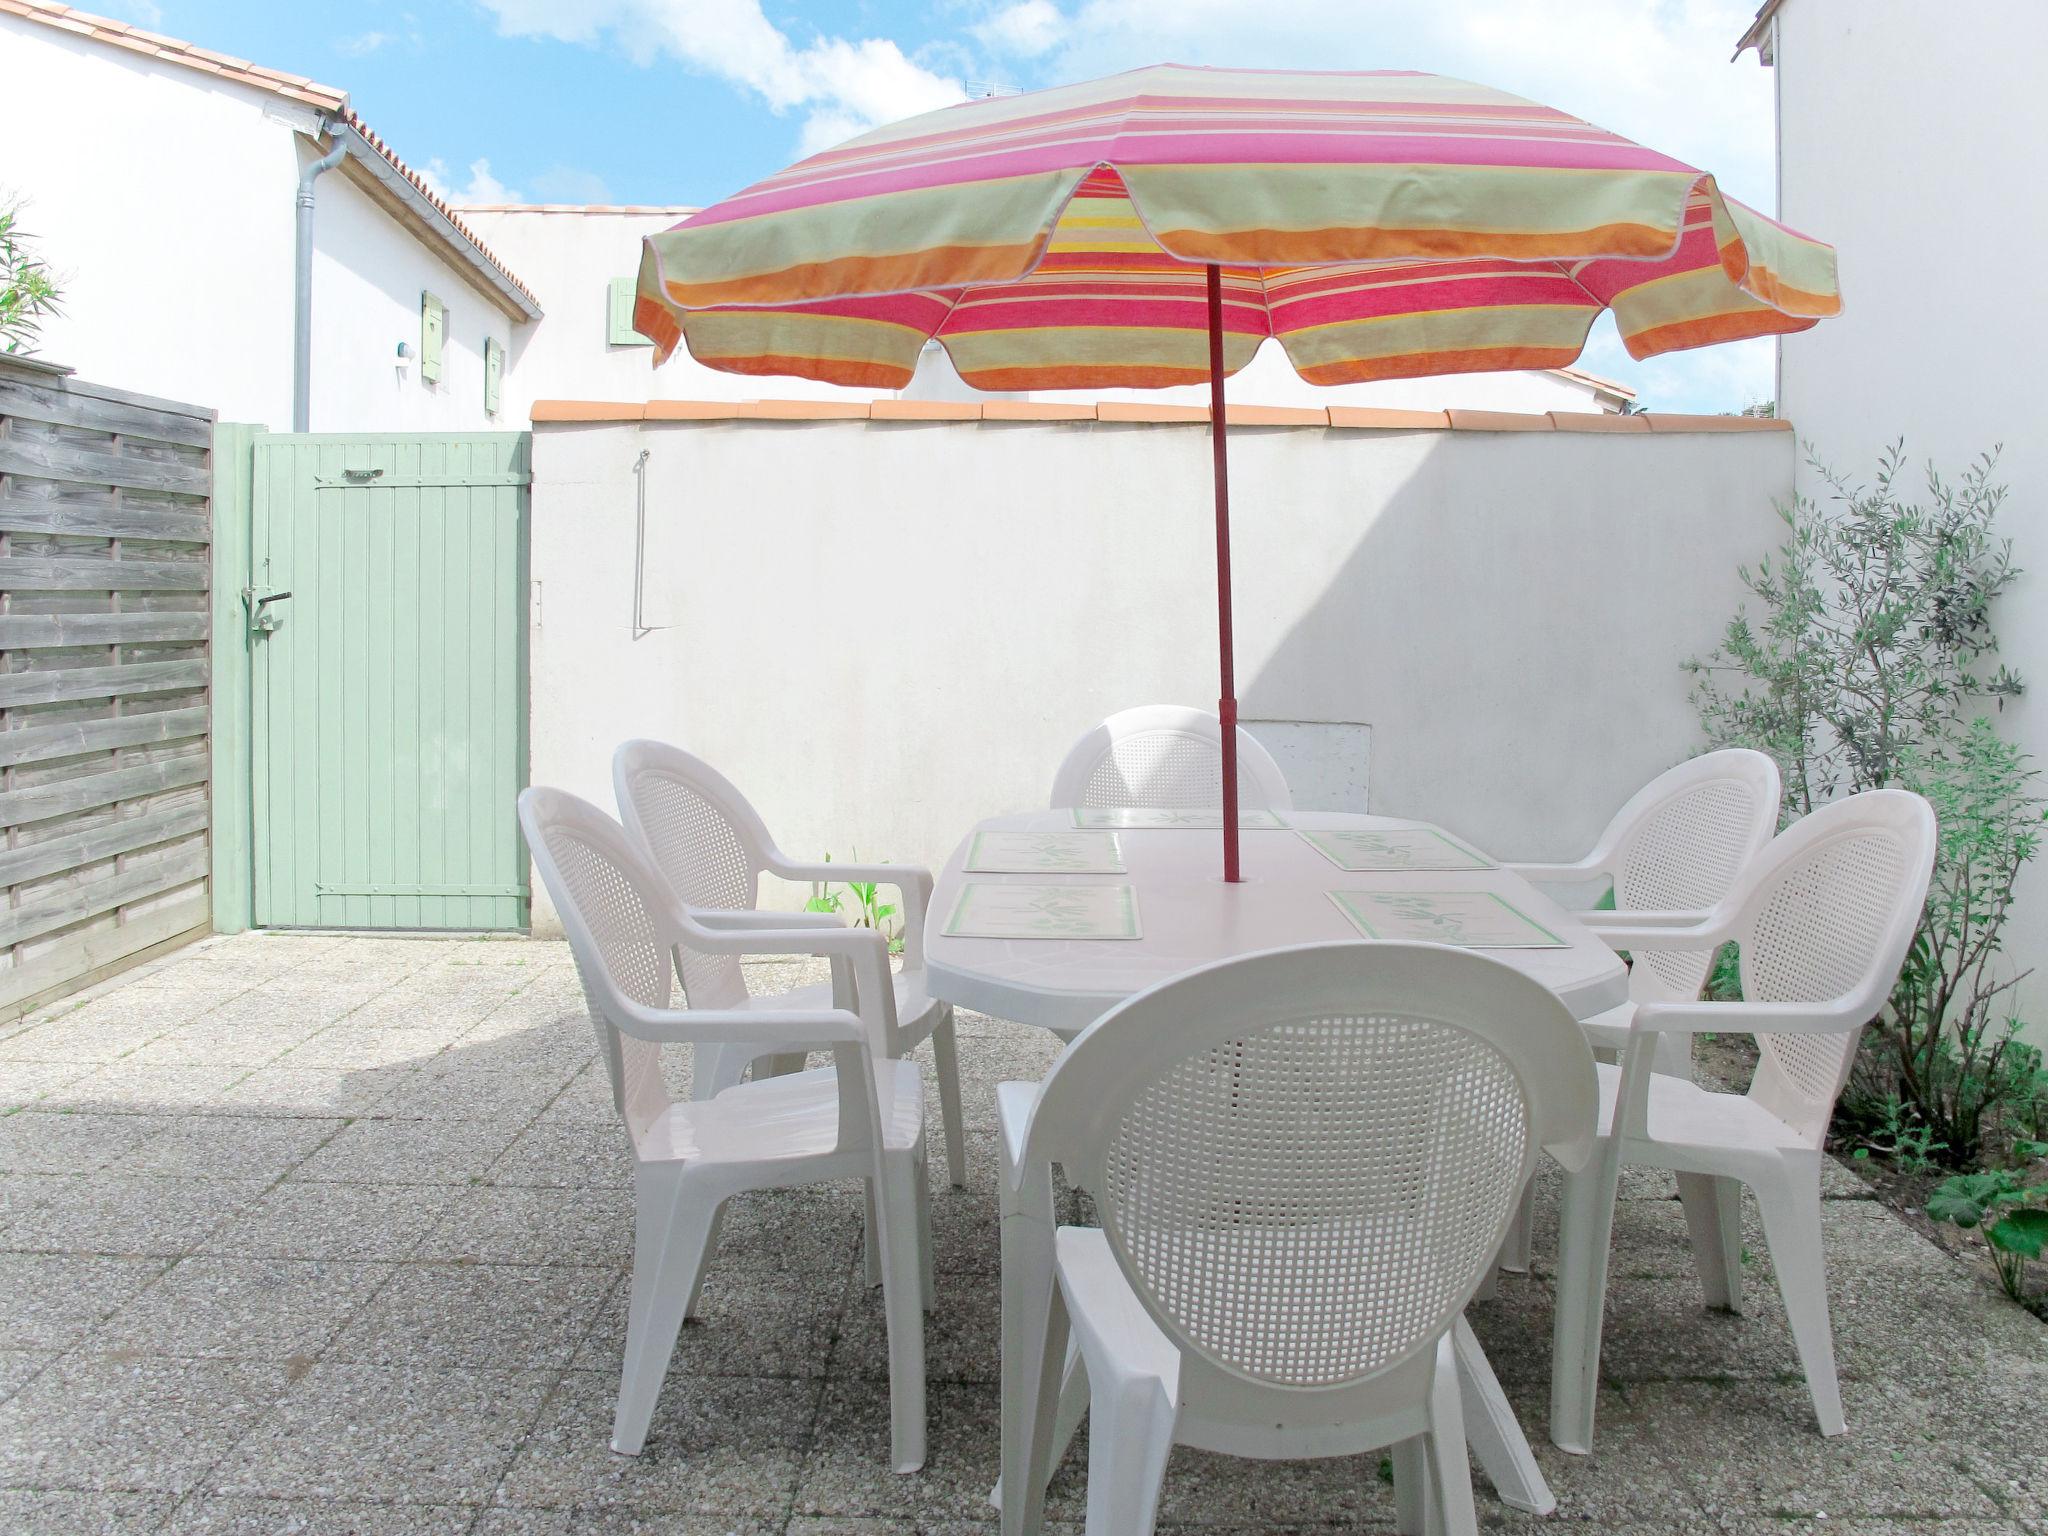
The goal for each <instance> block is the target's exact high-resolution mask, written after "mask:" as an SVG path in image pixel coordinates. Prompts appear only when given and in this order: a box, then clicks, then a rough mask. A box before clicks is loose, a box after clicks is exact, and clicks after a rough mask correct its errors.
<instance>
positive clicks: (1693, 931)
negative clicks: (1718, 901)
mask: <svg viewBox="0 0 2048 1536" xmlns="http://www.w3.org/2000/svg"><path fill="white" fill-rule="evenodd" d="M1574 915H1575V916H1577V917H1578V919H1579V922H1580V923H1581V924H1583V925H1584V926H1585V928H1586V929H1587V930H1588V931H1589V932H1590V933H1592V935H1593V936H1594V937H1595V938H1597V939H1598V940H1599V941H1600V942H1601V943H1603V944H1605V945H1606V946H1607V947H1608V948H1609V949H1629V950H1635V949H1651V950H1660V951H1672V950H1677V951H1681V952H1696V951H1699V950H1710V949H1719V948H1720V947H1721V946H1722V945H1723V944H1726V943H1727V942H1728V941H1729V940H1730V939H1732V938H1733V937H1734V936H1735V925H1734V924H1733V923H1732V922H1730V921H1729V920H1728V919H1727V918H1726V917H1723V916H1721V915H1720V914H1718V913H1717V914H1715V915H1714V917H1713V918H1712V919H1710V920H1709V921H1707V922H1699V923H1693V924H1691V925H1690V926H1686V927H1672V928H1659V927H1657V926H1655V925H1654V924H1652V925H1650V926H1647V927H1637V926H1636V925H1635V924H1633V923H1603V922H1600V921H1598V920H1597V919H1598V916H1599V914H1597V913H1589V914H1574Z"/></svg>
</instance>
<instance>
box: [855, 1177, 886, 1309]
mask: <svg viewBox="0 0 2048 1536" xmlns="http://www.w3.org/2000/svg"><path fill="white" fill-rule="evenodd" d="M879 1230H880V1218H879V1216H878V1215H877V1214H876V1211H875V1186H874V1181H873V1180H870V1181H869V1182H868V1184H867V1219H866V1221H865V1222H864V1223H863V1224H862V1226H861V1236H860V1253H861V1266H862V1272H863V1273H864V1274H865V1275H866V1276H867V1282H868V1289H869V1290H873V1289H874V1288H875V1287H876V1286H878V1285H880V1284H881V1283H882V1243H881V1239H880V1237H879V1236H878V1235H877V1233H878V1232H879Z"/></svg>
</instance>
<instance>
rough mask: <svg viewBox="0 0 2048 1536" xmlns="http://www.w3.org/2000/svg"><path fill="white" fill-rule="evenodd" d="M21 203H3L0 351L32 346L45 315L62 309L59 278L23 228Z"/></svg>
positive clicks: (0, 212) (0, 222) (0, 223)
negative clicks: (59, 299) (60, 307)
mask: <svg viewBox="0 0 2048 1536" xmlns="http://www.w3.org/2000/svg"><path fill="white" fill-rule="evenodd" d="M20 217H21V205H20V204H19V203H18V202H7V203H0V353H6V354H15V353H24V352H28V351H31V350H33V347H34V344H35V339H36V337H37V335H38V334H39V333H40V332H41V330H42V322H43V320H44V318H45V317H47V316H50V315H54V314H58V313H61V311H60V309H59V306H58V292H57V279H56V276H55V274H53V273H52V272H51V270H50V267H49V264H48V263H47V262H45V261H43V260H42V258H41V257H39V256H37V255H36V254H35V251H34V249H33V243H34V237H33V236H31V235H30V234H29V233H28V232H27V231H26V230H24V229H22V228H21V225H20Z"/></svg>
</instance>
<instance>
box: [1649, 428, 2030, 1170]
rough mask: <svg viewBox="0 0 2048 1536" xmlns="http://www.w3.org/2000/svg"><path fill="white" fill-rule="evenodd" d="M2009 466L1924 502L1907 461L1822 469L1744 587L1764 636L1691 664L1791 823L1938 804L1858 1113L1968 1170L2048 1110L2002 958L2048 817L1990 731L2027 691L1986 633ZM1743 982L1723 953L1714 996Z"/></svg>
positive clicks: (1739, 617) (2005, 554)
mask: <svg viewBox="0 0 2048 1536" xmlns="http://www.w3.org/2000/svg"><path fill="white" fill-rule="evenodd" d="M1997 462H1998V460H1997V453H1996V451H1995V450H1994V451H1993V452H1992V453H1988V454H1985V455H1983V456H1982V457H1980V458H1979V459H1977V460H1976V462H1975V463H1973V464H1972V465H1971V467H1970V469H1969V470H1968V472H1967V473H1965V474H1964V475H1963V477H1962V478H1961V479H1960V480H1959V481H1956V482H1953V483H1951V482H1949V481H1946V480H1944V479H1943V478H1942V477H1941V475H1940V474H1939V473H1938V472H1937V471H1936V470H1934V469H1933V468H1932V467H1931V466H1930V468H1929V469H1928V472H1927V480H1926V490H1925V493H1924V494H1922V495H1920V496H1918V497H1917V498H1914V497H1911V496H1909V494H1908V492H1907V490H1906V488H1905V485H1904V469H1905V451H1904V447H1903V444H1894V445H1893V446H1892V447H1891V448H1890V449H1888V450H1887V451H1886V452H1885V454H1884V455H1883V456H1882V458H1881V460H1880V463H1879V466H1878V473H1877V477H1876V480H1875V482H1874V483H1873V484H1872V485H1871V486H1869V487H1864V486H1861V485H1854V484H1851V483H1850V482H1849V481H1848V480H1847V479H1845V478H1844V477H1843V476H1841V475H1839V474H1837V473H1835V472H1834V471H1833V470H1830V469H1828V468H1827V467H1826V466H1824V465H1822V464H1820V463H1819V462H1818V461H1817V460H1813V459H1809V463H1811V464H1812V465H1813V468H1814V470H1815V472H1816V473H1817V474H1818V475H1819V476H1820V477H1821V479H1822V481H1823V482H1824V484H1825V485H1826V486H1827V487H1828V494H1827V496H1825V497H1824V498H1823V499H1822V500H1821V501H1818V502H1816V501H1814V500H1811V499H1809V498H1806V497H1803V496H1802V497H1799V498H1796V499H1795V500H1794V501H1793V503H1792V504H1791V505H1790V506H1789V507H1780V508H1779V513H1780V516H1782V517H1783V518H1784V520H1785V524H1786V527H1787V529H1788V532H1787V536H1786V539H1785V542H1784V543H1783V544H1782V545H1781V546H1780V547H1779V548H1778V550H1777V551H1776V552H1775V553H1774V554H1773V555H1772V556H1771V557H1769V558H1767V559H1765V560H1763V561H1761V562H1759V563H1758V565H1757V566H1756V568H1755V569H1754V570H1751V569H1748V568H1744V569H1743V571H1742V573H1741V575H1742V580H1743V584H1744V585H1745V586H1746V587H1747V588H1748V590H1749V593H1750V595H1751V599H1752V601H1753V603H1754V605H1755V609H1756V612H1755V614H1754V616H1752V612H1751V605H1750V604H1745V605H1744V607H1743V608H1742V609H1741V610H1740V611H1738V612H1737V614H1736V616H1735V618H1734V619H1733V620H1731V621H1730V623H1729V624H1728V627H1727V629H1726V630H1725V631H1724V633H1723V635H1722V640H1721V645H1720V646H1719V648H1718V649H1716V650H1715V651H1714V652H1713V653H1712V654H1711V655H1710V656H1708V657H1707V658H1705V659H1704V660H1693V661H1690V662H1688V663H1686V670H1687V671H1688V672H1689V673H1690V674H1691V675H1692V678H1693V688H1692V698H1693V702H1694V704H1695V705H1696V706H1697V707H1698V709H1699V711H1700V717H1701V720H1702V722H1703V724H1704V725H1705V727H1706V732H1707V735H1708V737H1709V739H1710V740H1711V741H1712V742H1713V743H1714V744H1715V745H1717V746H1720V745H1741V746H1751V747H1756V748H1759V749H1761V750H1763V751H1766V752H1769V753H1770V754H1771V755H1772V756H1773V757H1775V758H1776V759H1777V760H1778V764H1779V767H1780V770H1781V772H1782V773H1783V776H1784V781H1785V804H1784V807H1783V810H1782V818H1783V819H1784V820H1786V821H1790V820H1794V819H1796V818H1798V817H1800V816H1804V815H1806V814H1807V813H1808V812H1810V811H1812V810H1813V809H1814V808H1815V807H1816V806H1818V805H1821V804H1824V803H1826V802H1827V801H1828V800H1831V799H1834V798H1835V797H1837V796H1839V795H1844V794H1852V793H1855V792H1857V791H1860V790H1866V789H1876V788H1881V787H1884V786H1887V785H1903V786H1905V787H1907V788H1911V789H1915V790H1918V791H1919V792H1920V793H1922V794H1924V795H1926V796H1927V798H1928V799H1929V801H1930V802H1932V803H1933V805H1934V808H1935V812H1936V815H1937V816H1938V818H1939V820H1940V824H1941V837H1940V847H1939V853H1938V856H1937V862H1936V868H1935V871H1934V879H1933V883H1932V886H1931V888H1930V892H1929V897H1928V903H1927V908H1926V912H1925V914H1924V915H1923V917H1922V919H1921V923H1920V926H1919V929H1918V932H1917V933H1916V935H1915V938H1914V943H1913V948H1912V951H1911V953H1910V954H1909V956H1908V959H1907V961H1906V964H1905V967H1904V970H1903V972H1902V974H1901V976H1900V979H1899V984H1898V988H1897V990H1896V991H1895V993H1894V994H1893V996H1892V999H1891V1001H1890V1003H1889V1004H1888V1005H1887V1007H1886V1008H1885V1009H1884V1011H1883V1013H1882V1014H1881V1016H1880V1017H1879V1018H1878V1019H1876V1020H1875V1021H1873V1022H1874V1026H1875V1027H1874V1029H1873V1030H1872V1033H1871V1036H1870V1040H1869V1043H1868V1045H1867V1046H1866V1048H1865V1050H1864V1051H1863V1053H1862V1054H1861V1055H1860V1057H1859V1059H1858V1061H1857V1063H1856V1069H1855V1072H1854V1074H1853V1076H1852V1078H1851V1083H1850V1089H1849V1093H1848V1094H1847V1096H1846V1097H1845V1100H1844V1112H1845V1115H1846V1117H1847V1118H1849V1119H1850V1120H1852V1121H1857V1122H1860V1126H1859V1129H1860V1130H1861V1131H1862V1132H1863V1133H1864V1134H1863V1135H1862V1137H1861V1139H1862V1140H1863V1143H1864V1145H1865V1146H1866V1147H1876V1148H1880V1149H1883V1150H1886V1151H1888V1152H1891V1153H1893V1154H1894V1155H1896V1156H1898V1157H1900V1158H1901V1159H1902V1160H1903V1159H1914V1158H1920V1159H1924V1158H1928V1157H1939V1158H1940V1159H1942V1160H1944V1161H1946V1162H1949V1163H1950V1164H1952V1165H1959V1166H1969V1165H1972V1164H1974V1162H1975V1161H1976V1159H1977V1158H1978V1156H1979V1155H1980V1152H1981V1150H1982V1148H1983V1145H1984V1142H1985V1139H1986V1136H1987V1135H1988V1134H1989V1133H1991V1132H1992V1131H1993V1130H1994V1129H1997V1130H1999V1131H2000V1132H2001V1133H2002V1134H2007V1135H2009V1134H2011V1133H2012V1132H2013V1131H2015V1130H2017V1129H2019V1128H2021V1127H2023V1126H2025V1125H2027V1124H2029V1123H2031V1117H2032V1116H2034V1115H2035V1114H2036V1113H2037V1111H2035V1110H2034V1109H2033V1108H2031V1106H2033V1105H2034V1104H2035V1103H2036V1102H2037V1101H2040V1100H2043V1099H2048V1086H2044V1085H2043V1084H2041V1083H2040V1082H2039V1078H2040V1061H2039V1055H2038V1053H2036V1052H2033V1051H2032V1048H2031V1047H2028V1046H2026V1045H2025V1044H2023V1043H2022V1042H2021V1041H2020V1040H2019V1039H2018V1038H2017V1035H2018V1032H2019V1030H2020V1023H2019V1021H2018V1020H2017V1019H2016V1018H2014V1017H2013V1016H2012V1014H2011V1012H2010V1010H2009V1007H2008V1003H2009V1000H2010V998H2011V996H2012V992H2013V988H2014V987H2015V985H2016V984H2017V983H2018V981H2019V980H2020V979H2021V978H2020V977H2018V976H2014V975H2012V974H2010V972H2009V969H2008V967H2007V966H2006V963H2005V961H2004V958H2003V933H2004V925H2005V921H2006V917H2007V915H2008V912H2009V910H2010V907H2011V903H2012V891H2013V885H2014V882H2015V880H2016V879H2017V877H2018V875H2019V872H2020V870H2021V868H2022V867H2023V866H2024V865H2025V864H2026V862H2027V861H2028V860H2029V859H2031V858H2032V857H2033V856H2034V854H2035V853H2036V851H2037V850H2038V848H2039V843H2040V828H2041V825H2042V822H2043V817H2044V805H2043V802H2042V800H2041V798H2040V797H2039V796H2038V795H2037V794H2036V793H2035V791H2034V788H2033V785H2034V781H2035V778H2036V774H2035V772H2034V770H2033V768H2032V767H2031V764H2030V762H2029V760H2028V758H2027V756H2026V754H2024V753H2023V752H2021V751H2020V750H2019V749H2018V748H2017V747H2015V746H2013V745H2012V744H2011V743H2009V742H2007V741H2006V740H2004V739H2003V738H2002V737H2001V736H2000V735H1999V734H1998V729H1997V725H1996V723H1995V721H1994V720H1993V718H1992V717H1991V716H1990V715H1989V714H1987V713H1986V707H1987V706H1988V705H1992V704H2002V703H2003V701H2004V700H2005V698H2007V697H2009V696H2012V695H2015V694H2017V693H2019V692H2020V690H2021V684H2020V681H2019V679H2018V678H2016V677H2014V676H2013V675H2012V673H2011V671H2010V670H2009V669H2007V668H2006V667H2005V666H2004V665H2002V664H2000V663H1999V662H1998V660H1997V653H1998V637H1997V635H1996V633H1995V631H1994V630H1993V629H1992V627H1991V612H1992V606H1993V604H1994V602H1995V600H1996V599H1997V598H1998V597H1999V596H2000V595H2001V594H2002V593H2004V592H2005V591H2006V589H2007V588H2009V587H2010V586H2011V584H2012V582H2013V581H2014V580H2015V579H2016V578H2017V577H2018V575H2019V570H2018V568H2017V567H2016V566H2015V565H2014V564H2013V558H2012V544H2011V541H2010V540H2008V539H2004V538H2001V537H2000V536H1999V535H1998V534H1997V532H1996V520H1997V516H1998V511H1999V508H2000V507H2001V506H2002V505H2003V503H2004V501H2005V497H2006V488H2005V487H2004V486H2003V485H2000V484H1998V483H1997V482H1996V481H1995V479H1994V472H1995V470H1996V467H1997ZM1736 980H1737V977H1736V975H1735V972H1734V970H1733V966H1732V963H1729V957H1727V956H1725V955H1724V956H1723V957H1721V958H1720V959H1718V960H1717V963H1716V966H1715V974H1714V980H1713V982H1712V983H1710V986H1712V987H1714V988H1715V989H1716V990H1714V991H1712V992H1711V993H1710V995H1714V996H1719V995H1722V993H1721V991H1720V990H1719V989H1721V988H1725V987H1730V986H1731V985H1732V984H1734V983H1735V982H1736Z"/></svg>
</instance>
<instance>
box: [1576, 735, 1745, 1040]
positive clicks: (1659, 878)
mask: <svg viewBox="0 0 2048 1536" xmlns="http://www.w3.org/2000/svg"><path fill="white" fill-rule="evenodd" d="M1778 796H1779V782H1778V765H1777V763H1776V762H1774V761H1773V760H1772V759H1771V758H1770V757H1769V756H1767V755H1766V754H1764V753H1762V752H1752V751H1749V750H1748V749H1746V748H1742V747H1730V748H1725V749H1723V750H1721V751H1718V752H1708V753H1705V754H1704V755H1702V756H1700V757H1695V758H1693V759H1691V760H1690V761H1688V762H1683V763H1680V764H1679V765H1678V766H1677V767H1676V768H1672V769H1669V770H1667V771H1666V772H1664V773H1660V774H1658V775H1657V777H1656V778H1654V779H1652V780H1651V781H1650V782H1649V783H1648V784H1645V785H1644V786H1643V787H1642V788H1641V789H1639V790H1637V791H1636V792H1635V794H1634V795H1632V796H1630V797H1629V801H1628V804H1626V805H1624V806H1623V807H1622V808H1621V810H1620V811H1619V812H1618V813H1617V814H1616V815H1615V817H1614V819H1613V821H1611V822H1609V823H1608V827H1607V831H1606V832H1604V833H1603V834H1602V835H1601V839H1600V841H1601V843H1602V844H1605V845H1607V846H1608V847H1609V849H1610V854H1609V857H1608V860H1607V866H1606V867H1607V871H1608V873H1609V874H1610V875H1611V876H1612V877H1613V880H1614V904H1615V906H1617V907H1620V908H1623V909H1624V910H1634V911H1646V910H1647V911H1658V912H1669V911H1680V910H1699V909H1705V908H1708V907H1711V906H1713V905H1714V904H1715V903H1717V902H1718V901H1720V899H1721V898H1722V897H1723V896H1726V895H1727V894H1728V892H1729V891H1730V890H1732V889H1733V888H1734V886H1735V882H1736V881H1737V879H1738V878H1740V876H1741V874H1742V871H1743V866H1744V865H1746V864H1747V863H1748V862H1749V860H1750V858H1751V857H1752V856H1753V855H1754V854H1755V853H1756V851H1757V850H1758V849H1759V848H1762V847H1763V846H1764V844H1765V843H1767V842H1769V841H1770V840H1771V834H1772V833H1773V832H1775V831H1776V830H1777V827H1778ZM1633 958H1634V961H1635V968H1634V970H1633V971H1632V972H1631V973H1630V991H1631V994H1632V995H1633V996H1634V997H1635V998H1636V1000H1637V1001H1638V1002H1650V1001H1667V1002H1671V1001H1681V1000H1684V1001H1689V1000H1691V999H1692V998H1696V997H1698V996H1699V995H1700V988H1701V987H1702V986H1704V985H1705V984H1706V980H1707V971H1708V968H1709V967H1710V966H1711V965H1712V964H1713V956H1711V955H1704V954H1698V953H1695V952H1689V951H1678V950H1663V951H1655V950H1652V951H1645V952H1642V953H1639V954H1637V955H1635V956H1634V957H1633Z"/></svg>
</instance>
